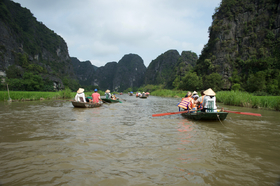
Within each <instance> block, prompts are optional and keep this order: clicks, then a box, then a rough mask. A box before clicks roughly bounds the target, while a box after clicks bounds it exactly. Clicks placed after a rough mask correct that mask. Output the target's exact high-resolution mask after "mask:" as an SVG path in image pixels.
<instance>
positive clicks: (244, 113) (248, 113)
mask: <svg viewBox="0 0 280 186" xmlns="http://www.w3.org/2000/svg"><path fill="white" fill-rule="evenodd" d="M224 112H228V113H235V114H243V115H250V116H262V115H261V114H255V113H250V112H236V111H230V110H224Z"/></svg>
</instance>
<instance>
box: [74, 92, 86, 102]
mask: <svg viewBox="0 0 280 186" xmlns="http://www.w3.org/2000/svg"><path fill="white" fill-rule="evenodd" d="M80 98H83V100H84V102H87V101H86V98H85V94H84V93H77V94H76V96H75V101H78V102H82V101H81V99H80Z"/></svg>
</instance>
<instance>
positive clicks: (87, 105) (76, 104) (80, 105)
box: [71, 101, 102, 108]
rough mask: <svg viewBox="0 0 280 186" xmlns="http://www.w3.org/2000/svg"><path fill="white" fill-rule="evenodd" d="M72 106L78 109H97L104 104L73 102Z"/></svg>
mask: <svg viewBox="0 0 280 186" xmlns="http://www.w3.org/2000/svg"><path fill="white" fill-rule="evenodd" d="M71 102H72V105H73V106H74V107H77V108H95V107H100V106H101V105H102V104H101V103H89V102H86V103H84V102H78V101H71Z"/></svg>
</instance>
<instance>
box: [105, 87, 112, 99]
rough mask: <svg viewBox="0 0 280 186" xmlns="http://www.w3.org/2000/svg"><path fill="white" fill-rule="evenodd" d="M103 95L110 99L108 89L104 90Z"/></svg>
mask: <svg viewBox="0 0 280 186" xmlns="http://www.w3.org/2000/svg"><path fill="white" fill-rule="evenodd" d="M105 96H106V99H110V98H111V93H110V90H108V89H107V90H106V91H105Z"/></svg>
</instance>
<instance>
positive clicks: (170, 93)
mask: <svg viewBox="0 0 280 186" xmlns="http://www.w3.org/2000/svg"><path fill="white" fill-rule="evenodd" d="M187 92H188V91H181V90H167V89H159V90H155V91H153V92H151V95H153V96H161V97H176V98H182V97H185V95H186V94H187Z"/></svg>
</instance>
